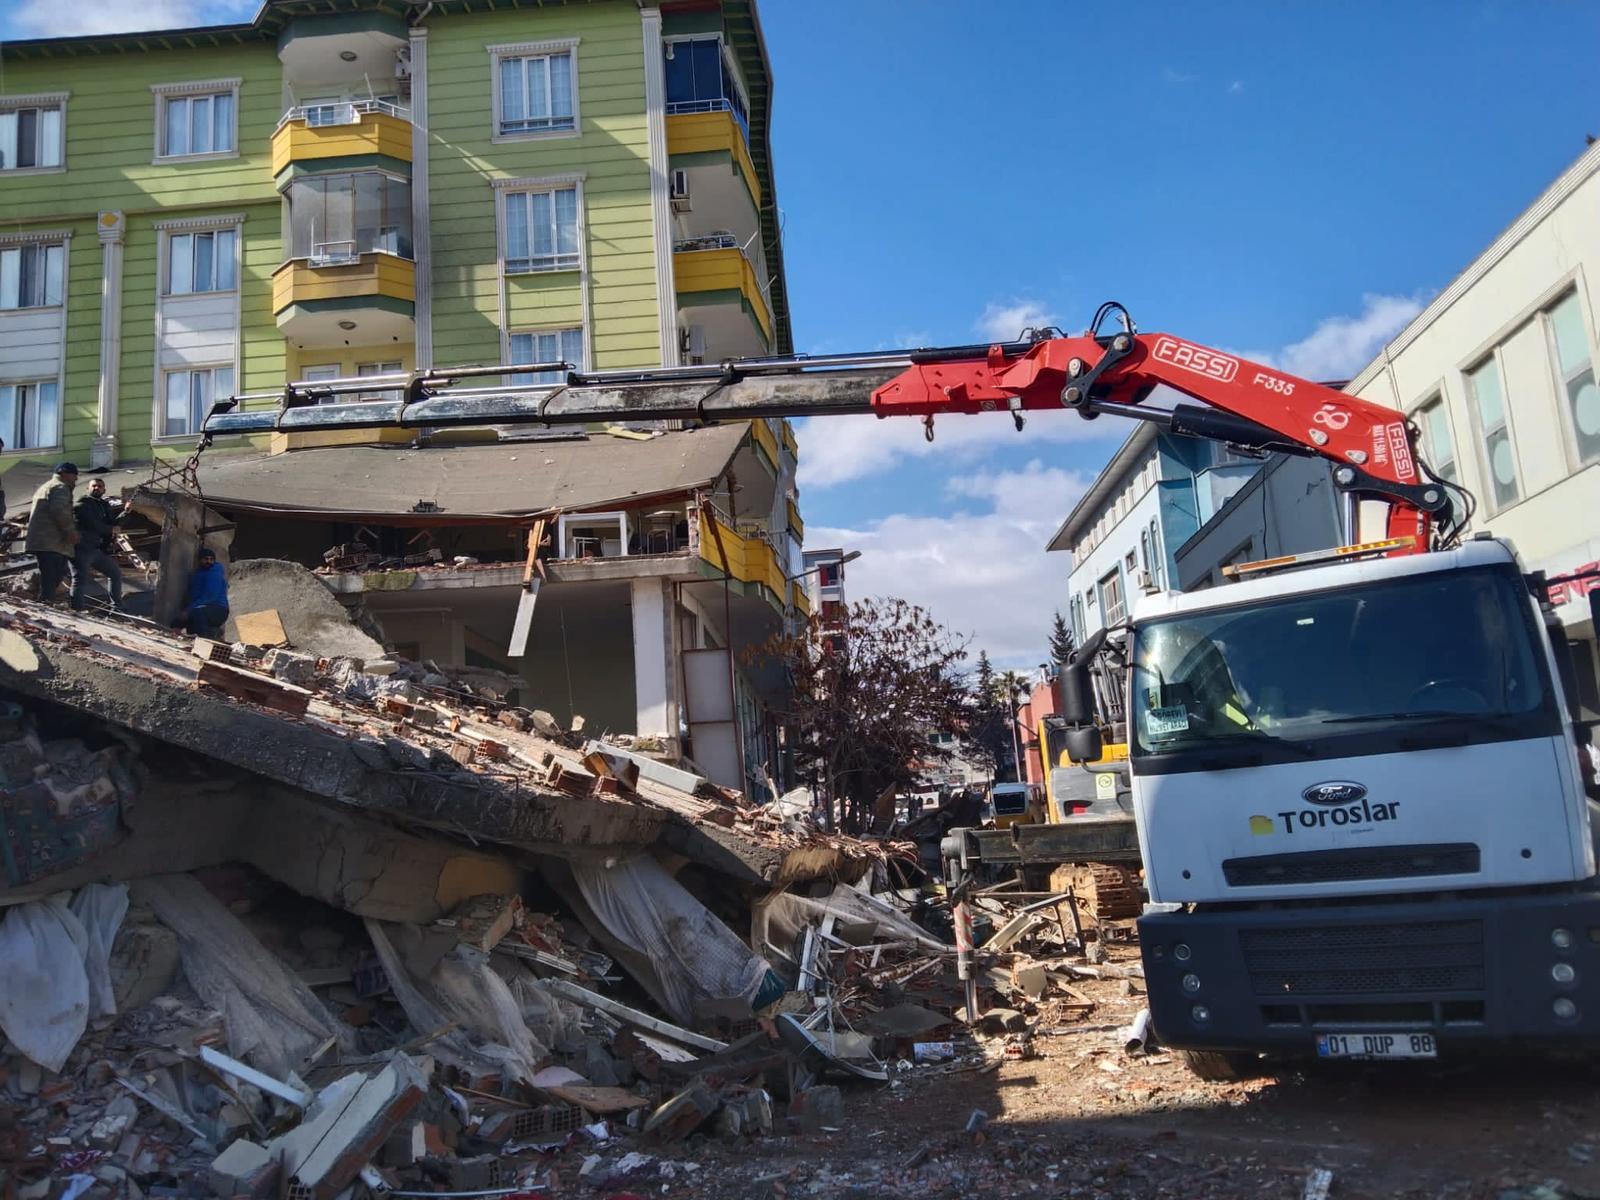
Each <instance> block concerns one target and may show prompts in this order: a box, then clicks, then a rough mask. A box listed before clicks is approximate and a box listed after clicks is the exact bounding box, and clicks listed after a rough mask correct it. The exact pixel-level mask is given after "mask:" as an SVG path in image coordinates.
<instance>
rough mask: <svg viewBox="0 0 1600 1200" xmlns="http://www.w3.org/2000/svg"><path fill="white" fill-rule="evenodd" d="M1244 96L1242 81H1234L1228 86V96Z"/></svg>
mask: <svg viewBox="0 0 1600 1200" xmlns="http://www.w3.org/2000/svg"><path fill="white" fill-rule="evenodd" d="M1243 94H1244V80H1242V79H1235V80H1234V81H1233V82H1232V83H1230V84H1229V85H1228V95H1230V96H1241V95H1243Z"/></svg>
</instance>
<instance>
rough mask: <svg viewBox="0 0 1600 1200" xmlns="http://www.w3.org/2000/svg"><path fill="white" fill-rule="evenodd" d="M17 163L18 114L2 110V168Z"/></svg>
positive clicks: (0, 117)
mask: <svg viewBox="0 0 1600 1200" xmlns="http://www.w3.org/2000/svg"><path fill="white" fill-rule="evenodd" d="M16 165H17V114H16V113H15V112H0V170H10V169H11V168H12V167H15V166H16Z"/></svg>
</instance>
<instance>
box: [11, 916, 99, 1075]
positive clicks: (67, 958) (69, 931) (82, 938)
mask: <svg viewBox="0 0 1600 1200" xmlns="http://www.w3.org/2000/svg"><path fill="white" fill-rule="evenodd" d="M88 945H89V936H88V934H86V933H85V932H84V930H83V922H81V921H80V920H78V918H77V917H76V916H75V915H74V914H73V912H72V909H71V908H69V907H68V906H67V902H66V896H65V894H63V895H60V896H51V897H50V898H49V899H46V900H35V901H33V902H32V903H29V904H19V905H17V906H16V907H15V908H13V909H12V910H11V911H10V912H8V913H7V914H6V917H5V920H3V921H0V964H4V969H3V970H0V1029H3V1030H5V1034H6V1036H7V1037H8V1038H10V1039H11V1041H12V1043H13V1044H14V1045H15V1046H16V1047H17V1049H18V1050H21V1051H22V1052H23V1053H24V1054H26V1055H27V1056H28V1057H29V1058H31V1059H33V1061H34V1062H36V1063H38V1064H39V1065H40V1066H41V1067H44V1068H45V1069H46V1070H50V1071H59V1070H61V1068H62V1066H63V1064H65V1063H66V1061H67V1057H68V1056H69V1055H70V1054H71V1053H72V1048H73V1047H74V1046H76V1045H77V1044H78V1039H79V1038H80V1037H82V1036H83V1031H84V1027H85V1026H86V1025H87V1024H88V1022H89V976H88V973H87V972H86V971H85V970H84V966H83V958H84V953H85V951H86V950H87V949H88Z"/></svg>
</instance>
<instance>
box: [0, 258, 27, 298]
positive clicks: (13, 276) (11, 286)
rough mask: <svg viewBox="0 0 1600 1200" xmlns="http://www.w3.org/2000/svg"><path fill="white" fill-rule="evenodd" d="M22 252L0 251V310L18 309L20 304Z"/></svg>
mask: <svg viewBox="0 0 1600 1200" xmlns="http://www.w3.org/2000/svg"><path fill="white" fill-rule="evenodd" d="M21 270H22V250H21V248H20V247H19V248H14V249H11V250H0V308H18V307H20V306H21V304H22V296H21V293H20V290H19V287H20V284H21Z"/></svg>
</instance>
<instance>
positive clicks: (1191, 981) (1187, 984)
mask: <svg viewBox="0 0 1600 1200" xmlns="http://www.w3.org/2000/svg"><path fill="white" fill-rule="evenodd" d="M1562 965H1563V966H1565V965H1566V964H1565V963H1563V964H1562ZM1183 990H1184V991H1186V992H1188V993H1189V994H1190V995H1191V996H1192V995H1194V994H1195V993H1196V992H1198V991H1199V990H1200V976H1198V975H1195V974H1192V973H1191V974H1188V975H1185V976H1184V977H1183Z"/></svg>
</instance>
